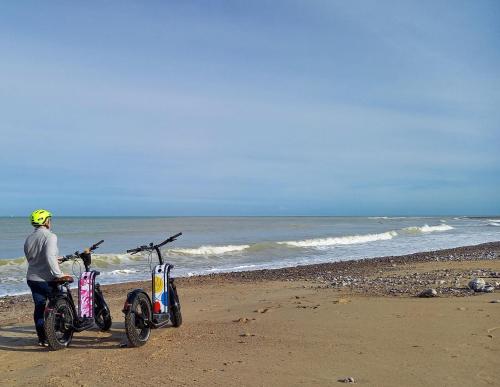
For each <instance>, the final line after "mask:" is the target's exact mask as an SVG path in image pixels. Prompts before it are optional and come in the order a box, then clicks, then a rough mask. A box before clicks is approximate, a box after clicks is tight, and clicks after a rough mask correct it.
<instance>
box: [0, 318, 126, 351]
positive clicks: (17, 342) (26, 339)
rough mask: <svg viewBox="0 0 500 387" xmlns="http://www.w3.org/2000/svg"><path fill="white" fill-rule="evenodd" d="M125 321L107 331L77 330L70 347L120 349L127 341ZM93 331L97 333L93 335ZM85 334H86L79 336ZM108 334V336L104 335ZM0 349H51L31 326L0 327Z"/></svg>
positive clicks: (115, 324) (94, 329)
mask: <svg viewBox="0 0 500 387" xmlns="http://www.w3.org/2000/svg"><path fill="white" fill-rule="evenodd" d="M124 328H125V326H124V323H123V322H118V323H114V324H113V327H112V328H111V329H110V330H109V331H107V332H101V331H100V330H99V329H98V328H92V329H89V330H87V331H85V332H83V333H82V332H80V333H77V332H75V334H74V336H73V340H72V341H71V344H70V345H69V346H68V348H69V349H71V348H75V349H120V348H121V347H122V344H124V343H126V342H127V338H126V335H125V330H124ZM92 333H96V335H95V336H92ZM81 334H85V336H79V335H81ZM102 335H106V336H104V337H103V336H102ZM0 351H7V352H40V351H49V349H48V348H47V347H39V346H38V344H37V338H36V333H35V328H34V327H31V326H14V325H10V326H2V327H0Z"/></svg>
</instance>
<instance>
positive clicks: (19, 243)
mask: <svg viewBox="0 0 500 387" xmlns="http://www.w3.org/2000/svg"><path fill="white" fill-rule="evenodd" d="M32 230H33V228H32V227H31V225H30V223H29V220H28V218H17V217H4V218H0V296H6V295H14V294H23V293H28V292H29V288H28V286H27V285H26V270H27V262H26V258H25V257H24V252H23V245H24V240H25V238H26V236H27V235H29V234H30V233H31V232H32ZM53 232H54V233H56V234H57V237H58V244H59V250H60V254H61V255H66V254H71V253H73V252H74V251H77V250H78V251H82V250H83V249H84V248H85V247H87V246H90V245H92V244H93V243H95V242H97V241H99V240H101V239H104V243H103V244H102V245H101V246H100V248H99V249H98V250H96V252H95V254H94V255H93V262H92V267H93V268H94V269H96V270H98V271H100V273H101V274H100V276H99V277H98V280H99V282H100V283H102V284H112V283H121V282H130V281H136V280H148V279H149V278H150V273H151V268H152V267H153V266H154V265H155V264H156V262H157V257H156V256H155V255H153V256H150V255H149V254H147V253H146V254H135V255H131V254H127V253H126V250H127V249H132V248H135V247H137V246H140V245H145V244H149V243H150V242H153V243H159V242H162V241H163V240H165V239H166V238H168V237H169V236H170V235H173V234H176V233H178V232H182V236H181V237H179V238H178V239H177V240H176V241H175V242H174V243H171V244H168V245H166V246H164V247H163V248H162V254H163V255H164V257H165V260H166V261H167V262H169V263H172V264H173V265H174V270H173V274H174V275H175V276H177V277H186V276H193V275H207V274H211V273H220V272H231V271H244V270H259V269H269V268H280V267H289V266H297V265H307V264H314V263H323V262H336V261H344V260H351V259H363V258H372V257H380V256H388V255H401V254H409V253H415V252H422V251H430V250H437V249H444V248H451V247H459V246H466V245H474V244H479V243H485V242H492V241H499V240H500V217H465V216H455V217H390V216H378V217H95V218H93V217H87V218H77V217H56V218H54V219H53ZM62 269H63V271H64V272H65V273H69V274H73V275H75V276H78V275H79V273H80V272H81V271H82V270H83V268H82V267H81V265H79V264H77V263H74V262H73V263H71V262H67V263H64V264H62Z"/></svg>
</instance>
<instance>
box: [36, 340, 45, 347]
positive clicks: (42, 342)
mask: <svg viewBox="0 0 500 387" xmlns="http://www.w3.org/2000/svg"><path fill="white" fill-rule="evenodd" d="M38 346H39V347H46V346H47V342H46V341H42V340H40V341H39V342H38Z"/></svg>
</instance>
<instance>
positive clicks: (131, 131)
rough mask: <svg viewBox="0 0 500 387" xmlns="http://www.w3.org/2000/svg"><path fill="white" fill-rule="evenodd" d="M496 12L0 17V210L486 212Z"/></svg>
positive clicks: (496, 96) (265, 8)
mask: <svg viewBox="0 0 500 387" xmlns="http://www.w3.org/2000/svg"><path fill="white" fill-rule="evenodd" d="M498 20H500V2H498V1H495V0H493V1H408V2H407V1H399V0H398V1H354V2H346V1H210V2H202V1H193V2H190V1H178V2H173V1H158V2H124V1H107V2H85V3H74V2H73V3H70V2H63V1H60V2H57V1H53V2H45V3H41V2H34V1H33V2H30V1H21V2H2V3H0V57H1V60H0V117H1V118H0V138H1V147H2V152H1V154H0V187H1V189H0V215H6V216H9V215H26V214H27V213H30V212H31V211H32V209H34V208H38V207H45V208H48V209H50V210H52V211H53V212H54V213H55V214H58V215H81V214H86V215H396V214H400V215H404V214H409V215H412V214H413V215H423V214H440V215H441V214H442V215H446V214H477V215H481V214H485V215H488V214H500V201H499V199H500V152H499V149H500V23H499V22H498Z"/></svg>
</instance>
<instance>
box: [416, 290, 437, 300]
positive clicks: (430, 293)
mask: <svg viewBox="0 0 500 387" xmlns="http://www.w3.org/2000/svg"><path fill="white" fill-rule="evenodd" d="M418 296H419V297H421V298H430V297H436V296H437V291H436V289H426V290H424V291H423V292H420V293H419V294H418Z"/></svg>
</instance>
